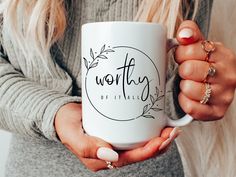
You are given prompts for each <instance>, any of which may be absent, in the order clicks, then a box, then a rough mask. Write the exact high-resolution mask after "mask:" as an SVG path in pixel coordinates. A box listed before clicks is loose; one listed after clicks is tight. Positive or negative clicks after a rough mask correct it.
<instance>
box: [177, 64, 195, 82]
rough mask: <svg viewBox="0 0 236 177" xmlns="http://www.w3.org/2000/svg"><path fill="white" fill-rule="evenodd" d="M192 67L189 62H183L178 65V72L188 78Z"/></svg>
mask: <svg viewBox="0 0 236 177" xmlns="http://www.w3.org/2000/svg"><path fill="white" fill-rule="evenodd" d="M193 71H194V68H193V65H192V64H191V63H190V62H187V61H186V62H184V63H183V64H181V65H180V66H179V74H180V76H181V77H182V78H184V79H185V78H190V77H191V76H192V74H193Z"/></svg>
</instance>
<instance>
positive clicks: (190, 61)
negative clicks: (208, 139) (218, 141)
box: [55, 21, 236, 171]
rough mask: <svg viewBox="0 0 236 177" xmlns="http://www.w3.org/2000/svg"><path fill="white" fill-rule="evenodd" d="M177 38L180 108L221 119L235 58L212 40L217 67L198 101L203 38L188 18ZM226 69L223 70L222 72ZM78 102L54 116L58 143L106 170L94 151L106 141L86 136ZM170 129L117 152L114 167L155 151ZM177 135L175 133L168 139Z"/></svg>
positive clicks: (204, 67) (235, 78)
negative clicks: (208, 88) (209, 92)
mask: <svg viewBox="0 0 236 177" xmlns="http://www.w3.org/2000/svg"><path fill="white" fill-rule="evenodd" d="M183 28H189V29H192V30H193V32H194V34H193V36H192V37H190V38H180V37H179V36H178V33H179V31H181V30H182V29H183ZM178 33H177V40H178V41H179V43H180V46H179V47H178V48H177V49H176V53H175V58H176V62H177V63H179V75H180V76H181V77H182V81H181V83H180V88H181V92H180V94H179V104H180V106H181V107H182V109H183V110H184V111H185V112H186V113H188V114H190V115H191V116H193V117H194V118H195V119H197V120H203V121H212V120H218V119H221V118H222V117H223V116H224V114H225V112H226V110H227V108H228V107H229V105H230V103H231V102H232V100H233V97H234V90H235V86H236V70H235V68H236V57H235V54H234V53H233V52H232V51H231V50H229V49H227V48H225V47H224V46H223V45H222V44H220V43H216V51H215V52H213V53H212V55H211V58H210V62H211V63H212V65H213V66H214V67H215V68H216V69H217V73H216V75H215V76H214V77H212V78H207V82H209V83H210V84H211V88H212V95H211V98H210V100H209V103H208V104H206V105H203V104H200V103H199V101H200V100H201V99H202V98H203V96H204V93H205V85H204V83H203V80H204V79H205V77H206V73H207V71H208V68H209V63H207V62H205V61H204V60H205V57H206V53H205V52H204V51H203V49H202V48H201V41H202V40H204V38H203V35H202V34H201V32H200V30H199V28H198V26H197V25H196V24H195V23H194V22H192V21H184V22H183V23H182V24H181V25H180V27H179V30H178ZM226 71H227V72H226ZM81 121H82V116H81V104H77V103H69V104H66V105H64V106H62V107H61V108H60V109H59V111H58V112H57V114H56V117H55V129H56V132H57V134H58V137H59V138H60V140H61V142H62V143H63V144H64V145H65V146H66V147H67V148H68V149H69V150H70V151H71V152H73V153H74V154H75V155H76V156H77V157H78V159H80V161H81V162H82V163H83V164H84V165H85V166H86V167H87V168H88V169H90V170H92V171H98V170H102V169H107V165H106V163H105V161H104V160H100V159H98V157H97V155H96V153H97V150H98V148H99V147H108V148H111V149H112V146H111V145H110V144H108V143H107V142H105V141H103V140H101V139H99V138H96V137H91V136H88V135H86V134H85V133H84V131H83V128H82V122H81ZM172 130H173V128H170V127H167V128H165V129H163V131H162V133H161V136H160V137H156V138H154V139H152V140H151V141H149V142H148V143H147V144H146V145H145V146H143V147H141V148H137V149H134V150H129V151H121V152H118V153H119V160H118V162H114V163H113V165H114V166H116V167H122V166H124V165H128V164H132V163H136V162H140V161H143V160H146V159H149V158H152V157H156V156H157V155H158V154H160V153H163V152H165V151H166V149H167V148H168V145H167V147H166V148H164V149H163V150H161V151H160V150H159V147H160V146H161V144H162V143H163V142H164V141H165V140H167V139H168V138H169V136H170V133H171V131H172ZM177 136H178V134H175V135H174V137H173V138H172V139H171V140H172V141H173V140H174V139H175V138H176V137H177Z"/></svg>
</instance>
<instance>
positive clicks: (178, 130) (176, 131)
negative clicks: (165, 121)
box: [169, 127, 182, 139]
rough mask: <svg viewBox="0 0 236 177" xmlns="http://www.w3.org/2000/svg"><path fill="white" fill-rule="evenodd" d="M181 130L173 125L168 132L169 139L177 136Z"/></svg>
mask: <svg viewBox="0 0 236 177" xmlns="http://www.w3.org/2000/svg"><path fill="white" fill-rule="evenodd" d="M181 132H182V130H181V129H180V128H179V127H175V128H174V129H173V130H172V131H171V132H170V136H169V138H170V139H174V138H175V137H176V136H178V135H179V134H180V133H181Z"/></svg>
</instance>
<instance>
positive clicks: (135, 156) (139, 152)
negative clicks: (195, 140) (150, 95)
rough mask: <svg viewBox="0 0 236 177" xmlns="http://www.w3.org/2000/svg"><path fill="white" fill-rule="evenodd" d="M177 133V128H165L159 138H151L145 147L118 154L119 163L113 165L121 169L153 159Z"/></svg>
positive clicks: (178, 131)
mask: <svg viewBox="0 0 236 177" xmlns="http://www.w3.org/2000/svg"><path fill="white" fill-rule="evenodd" d="M179 133H180V130H179V129H178V128H171V127H169V128H165V129H164V130H163V131H162V133H161V137H156V138H153V139H152V140H150V141H149V142H148V143H147V144H146V145H145V146H143V147H140V148H137V149H133V150H129V151H124V152H121V153H120V154H119V161H118V162H115V163H114V165H115V166H117V167H121V166H124V165H127V164H131V163H135V162H140V161H143V160H146V159H149V158H151V157H154V156H156V155H157V154H159V153H160V152H161V151H163V150H164V149H165V148H167V147H168V146H169V145H170V144H171V142H173V140H174V139H175V138H176V137H177V136H178V135H179Z"/></svg>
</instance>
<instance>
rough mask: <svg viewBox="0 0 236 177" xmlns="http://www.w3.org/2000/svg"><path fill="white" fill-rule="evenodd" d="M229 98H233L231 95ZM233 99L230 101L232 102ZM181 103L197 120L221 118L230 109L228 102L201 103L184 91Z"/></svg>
mask: <svg viewBox="0 0 236 177" xmlns="http://www.w3.org/2000/svg"><path fill="white" fill-rule="evenodd" d="M229 98H231V99H232V97H231V96H230V97H229ZM231 99H229V100H228V102H231V101H232V100H231ZM179 104H180V106H181V108H182V109H183V111H184V112H185V113H187V114H190V115H191V116H193V117H194V119H196V120H202V121H213V120H219V119H221V118H222V117H223V116H224V114H225V112H226V111H227V109H228V104H217V105H208V104H200V103H199V102H197V101H194V100H192V99H189V98H188V97H186V96H185V95H184V94H183V93H182V92H181V93H180V94H179Z"/></svg>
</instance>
